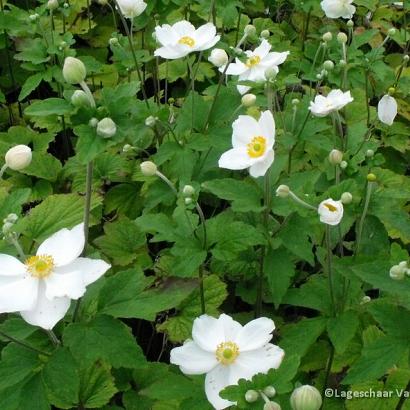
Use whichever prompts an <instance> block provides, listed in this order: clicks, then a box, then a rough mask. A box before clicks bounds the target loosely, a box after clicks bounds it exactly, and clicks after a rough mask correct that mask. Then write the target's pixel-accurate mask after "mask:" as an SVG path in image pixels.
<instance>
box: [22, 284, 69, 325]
mask: <svg viewBox="0 0 410 410" xmlns="http://www.w3.org/2000/svg"><path fill="white" fill-rule="evenodd" d="M69 307H70V299H69V298H55V299H53V300H52V301H50V300H48V299H47V298H46V295H45V284H44V283H41V282H40V284H39V289H38V298H37V303H36V304H35V306H34V307H33V308H32V309H29V310H25V311H21V312H20V314H21V316H22V317H23V319H24V320H25V321H26V322H27V323H30V325H34V326H40V327H42V328H43V329H46V330H50V329H52V328H53V327H54V326H55V325H56V324H57V322H58V321H60V320H61V319H62V318H63V317H64V316H65V314H66V313H67V310H68V309H69Z"/></svg>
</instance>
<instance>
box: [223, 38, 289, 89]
mask: <svg viewBox="0 0 410 410" xmlns="http://www.w3.org/2000/svg"><path fill="white" fill-rule="evenodd" d="M271 48H272V45H271V44H270V43H269V42H268V41H267V40H266V39H263V40H262V42H261V44H260V45H259V46H258V47H256V48H255V50H253V51H252V50H247V51H245V54H246V57H247V58H246V60H245V62H242V61H241V60H239V58H236V59H235V63H231V64H229V66H228V69H227V70H226V74H230V75H238V76H239V81H254V82H258V81H266V76H265V71H266V70H267V69H273V70H274V71H275V72H276V73H278V72H279V67H278V66H279V65H280V64H282V63H283V62H284V61H285V60H286V58H287V57H288V55H289V51H284V52H282V53H278V52H274V51H272V52H270V50H271ZM224 70H225V66H223V67H221V68H220V69H219V71H221V72H224ZM250 88H251V87H248V86H244V85H238V91H239V92H240V93H241V94H244V93H246V92H247V91H249V89H250Z"/></svg>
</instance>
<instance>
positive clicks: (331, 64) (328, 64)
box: [323, 60, 335, 71]
mask: <svg viewBox="0 0 410 410" xmlns="http://www.w3.org/2000/svg"><path fill="white" fill-rule="evenodd" d="M323 68H324V69H325V70H327V71H332V70H333V69H334V68H335V63H334V62H333V61H331V60H326V61H325V62H324V63H323Z"/></svg>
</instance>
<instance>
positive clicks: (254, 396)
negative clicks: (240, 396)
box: [245, 390, 259, 403]
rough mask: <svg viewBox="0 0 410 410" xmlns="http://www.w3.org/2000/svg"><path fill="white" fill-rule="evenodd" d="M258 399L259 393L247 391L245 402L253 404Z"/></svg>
mask: <svg viewBox="0 0 410 410" xmlns="http://www.w3.org/2000/svg"><path fill="white" fill-rule="evenodd" d="M258 398H259V393H258V392H257V391H256V390H248V391H247V392H246V393H245V400H246V401H247V402H248V403H254V402H255V401H257V400H258Z"/></svg>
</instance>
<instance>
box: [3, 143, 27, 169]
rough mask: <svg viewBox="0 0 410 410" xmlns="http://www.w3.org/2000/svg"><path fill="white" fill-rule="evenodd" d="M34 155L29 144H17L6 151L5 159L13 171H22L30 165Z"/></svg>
mask: <svg viewBox="0 0 410 410" xmlns="http://www.w3.org/2000/svg"><path fill="white" fill-rule="evenodd" d="M32 157H33V154H32V152H31V148H30V147H28V146H27V145H16V146H15V147H13V148H10V149H9V150H8V151H7V152H6V156H5V157H4V159H5V162H6V165H7V168H10V169H12V170H13V171H21V170H22V169H24V168H26V167H28V166H29V165H30V163H31V159H32Z"/></svg>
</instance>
